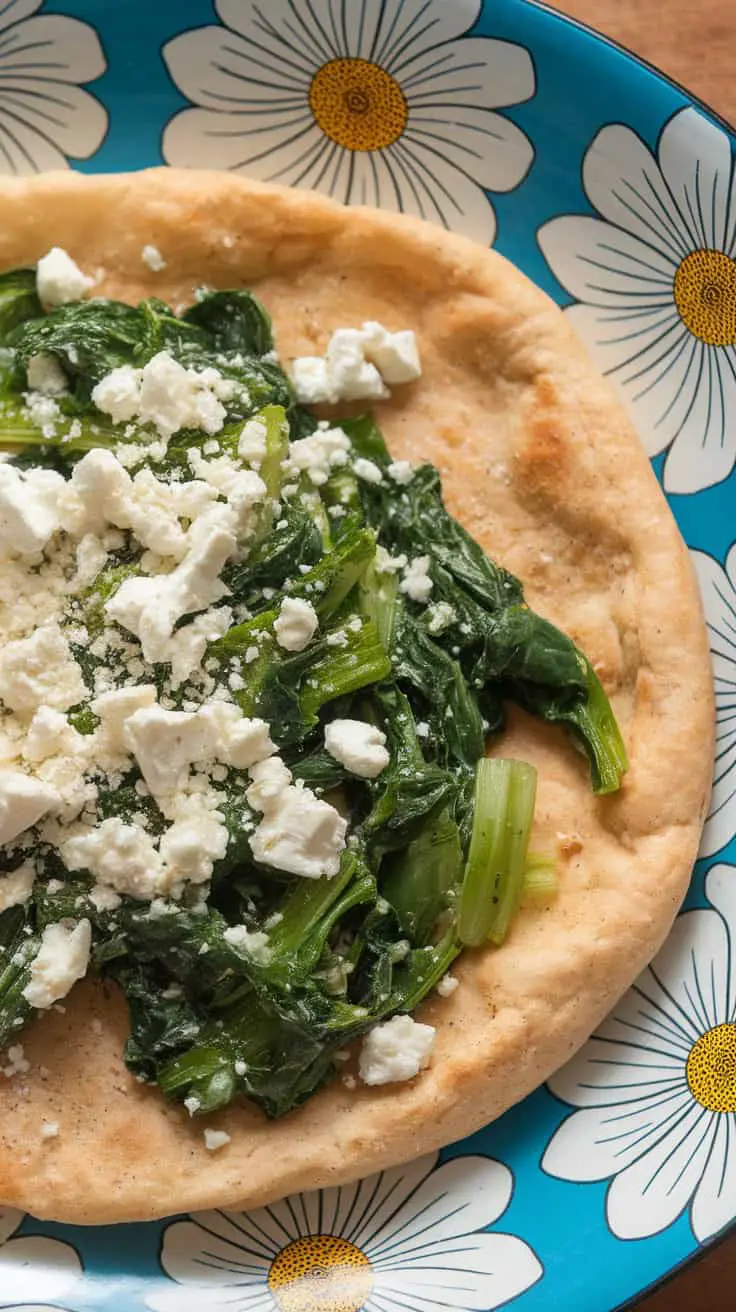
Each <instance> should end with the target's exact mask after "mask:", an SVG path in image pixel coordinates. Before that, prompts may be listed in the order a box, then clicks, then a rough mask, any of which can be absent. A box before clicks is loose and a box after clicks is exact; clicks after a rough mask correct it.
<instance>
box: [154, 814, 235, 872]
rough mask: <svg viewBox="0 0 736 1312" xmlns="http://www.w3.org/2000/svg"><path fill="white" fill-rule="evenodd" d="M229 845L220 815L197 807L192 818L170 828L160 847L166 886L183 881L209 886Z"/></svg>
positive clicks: (186, 818)
mask: <svg viewBox="0 0 736 1312" xmlns="http://www.w3.org/2000/svg"><path fill="white" fill-rule="evenodd" d="M193 800H194V799H192V802H193ZM227 844H228V832H227V828H226V826H225V824H224V821H223V818H222V815H221V814H220V812H219V811H208V810H206V809H205V808H204V807H196V806H195V807H194V808H193V811H192V814H191V815H188V816H186V817H184V818H183V819H181V820H175V821H174V823H173V824H172V825H170V826H169V828H168V829H167V830H166V833H165V834H164V835H163V837H162V839H161V842H160V844H159V850H160V854H161V859H162V860H163V863H164V866H165V873H166V882H167V886H168V887H171V886H172V885H173V884H178V883H181V882H183V881H184V880H189V882H190V883H192V884H204V883H206V882H207V881H208V880H209V879H211V878H212V871H213V868H214V863H215V861H221V860H222V858H223V857H224V856H225V853H226V852H227Z"/></svg>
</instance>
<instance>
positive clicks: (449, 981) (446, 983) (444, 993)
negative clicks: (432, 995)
mask: <svg viewBox="0 0 736 1312" xmlns="http://www.w3.org/2000/svg"><path fill="white" fill-rule="evenodd" d="M459 986H460V980H459V979H456V978H455V976H454V975H450V974H447V975H443V976H442V979H441V980H440V982H439V984H438V985H437V992H438V993H439V995H440V997H441V998H450V997H452V995H453V993H454V992H455V989H456V988H459Z"/></svg>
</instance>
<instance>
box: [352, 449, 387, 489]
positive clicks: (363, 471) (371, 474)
mask: <svg viewBox="0 0 736 1312" xmlns="http://www.w3.org/2000/svg"><path fill="white" fill-rule="evenodd" d="M353 469H354V471H355V476H356V478H361V479H362V480H363V482H364V483H376V484H377V483H382V482H383V474H382V473H381V471H380V469H379V468H378V465H376V464H374V462H373V461H372V460H366V459H365V457H364V456H358V459H357V460H356V461H355V462H354V463H353Z"/></svg>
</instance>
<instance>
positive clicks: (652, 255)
mask: <svg viewBox="0 0 736 1312" xmlns="http://www.w3.org/2000/svg"><path fill="white" fill-rule="evenodd" d="M162 160H163V161H164V162H167V163H170V164H176V165H197V164H204V165H208V166H213V165H214V166H219V167H222V168H229V169H239V170H241V171H243V172H246V173H249V174H251V175H253V176H256V177H259V178H271V179H275V180H278V181H279V182H284V183H289V184H293V185H298V186H304V187H312V188H316V189H318V190H320V191H323V192H327V193H328V194H330V195H332V196H335V197H337V198H338V199H340V200H347V201H348V202H351V203H359V202H367V203H369V204H379V205H381V206H384V207H386V208H388V209H393V210H408V211H411V212H412V213H418V214H421V215H423V216H424V217H426V218H429V219H431V220H433V221H435V222H438V223H441V224H444V225H445V226H447V227H449V228H452V229H455V230H457V231H459V232H464V233H469V234H470V235H472V236H475V237H476V238H478V239H479V240H481V241H483V242H493V243H495V245H496V246H497V248H498V249H499V250H500V251H502V252H503V253H504V254H505V255H507V256H509V257H510V258H511V259H512V260H513V261H514V262H515V263H516V264H518V265H519V266H520V268H522V269H523V270H524V271H525V272H526V273H527V274H529V275H530V277H532V278H533V279H534V280H535V281H536V282H537V283H539V284H540V286H541V287H543V288H544V289H545V290H546V291H548V292H550V293H551V295H552V296H553V297H554V298H555V299H556V300H557V301H558V302H559V303H560V305H562V306H564V307H565V309H566V313H567V314H568V315H569V316H570V319H571V321H572V322H573V323H574V325H575V327H576V328H577V329H578V331H579V332H580V333H581V334H582V336H583V338H584V339H585V341H586V343H587V345H588V347H589V349H590V351H591V353H592V355H593V357H594V359H595V360H596V361H597V363H598V364H599V366H600V368H601V369H602V370H603V371H604V372H605V373H607V374H608V375H609V376H610V377H611V378H612V379H613V380H614V382H615V383H616V385H617V386H618V388H619V390H620V393H621V395H622V397H623V399H624V401H625V403H626V404H627V405H628V407H629V409H630V412H631V414H632V415H633V417H634V420H635V422H636V424H637V425H638V428H639V432H640V434H641V437H642V440H643V441H644V442H645V444H646V446H647V448H648V451H649V453H650V455H651V457H652V460H653V462H654V465H655V469H656V471H657V474H658V476H659V478H660V480H661V482H662V485H663V487H664V490H665V492H666V494H667V496H668V497H669V500H670V503H671V505H672V508H673V510H674V513H675V515H676V516H677V519H678V521H679V524H680V526H681V528H682V531H683V533H684V535H685V537H686V539H687V541H688V544H689V545H690V548H691V550H692V556H693V561H694V563H695V566H696V569H697V572H698V576H699V578H700V582H701V585H702V589H703V597H704V602H705V607H706V612H707V619H708V625H709V629H710V633H711V640H712V650H713V660H714V667H715V675H716V689H717V697H718V757H717V766H716V776H715V780H716V781H715V790H714V794H713V802H712V806H711V811H710V815H709V819H708V823H707V826H706V831H705V837H704V841H703V847H702V855H701V860H700V861H699V862H698V866H697V868H696V871H695V874H694V877H693V882H692V885H691V888H690V892H689V895H688V898H687V902H686V907H685V909H684V910H683V912H682V913H681V915H680V917H679V919H678V921H677V923H676V925H675V929H674V931H673V933H672V935H671V937H670V939H669V941H668V943H667V945H666V947H665V948H664V950H663V952H662V953H661V954H660V956H659V957H658V958H657V960H656V961H655V963H654V964H653V965H652V966H651V967H650V968H649V969H648V970H647V971H645V973H644V975H643V976H642V977H641V978H640V980H639V981H638V983H637V984H636V985H635V987H634V988H633V989H632V990H631V992H630V993H629V994H628V995H627V997H626V998H625V999H624V1000H623V1002H622V1003H621V1004H620V1005H619V1006H618V1008H617V1009H616V1012H615V1014H614V1015H613V1016H612V1017H611V1018H610V1019H609V1020H608V1021H607V1022H606V1023H605V1024H604V1025H603V1026H602V1027H601V1029H600V1031H599V1033H598V1034H597V1035H596V1036H595V1037H594V1038H593V1039H591V1041H590V1042H589V1043H588V1044H587V1046H586V1047H585V1049H584V1050H583V1052H582V1053H581V1054H580V1055H579V1056H578V1057H577V1058H576V1059H575V1060H574V1061H573V1062H572V1063H571V1064H570V1065H569V1066H567V1067H566V1068H565V1069H564V1070H563V1071H561V1072H560V1073H559V1074H557V1075H556V1076H555V1078H554V1079H553V1080H551V1081H550V1085H549V1087H548V1088H544V1089H540V1090H539V1091H538V1092H537V1093H536V1094H535V1095H534V1096H533V1097H531V1098H529V1099H528V1100H527V1101H526V1102H525V1103H523V1104H522V1105H521V1106H519V1107H516V1108H515V1109H514V1110H513V1111H511V1112H509V1113H508V1114H507V1115H506V1116H505V1117H503V1119H502V1120H500V1121H498V1122H496V1123H495V1124H494V1125H492V1126H490V1127H489V1128H488V1129H486V1130H483V1131H481V1132H480V1133H479V1134H476V1135H474V1136H473V1137H472V1138H470V1139H466V1140H465V1141H464V1142H462V1143H459V1144H455V1145H453V1146H452V1147H451V1148H449V1149H447V1150H445V1151H444V1152H442V1153H441V1154H439V1156H432V1157H429V1158H424V1159H423V1160H421V1161H419V1162H415V1163H413V1164H411V1165H409V1166H405V1167H401V1168H398V1169H396V1170H392V1171H387V1172H384V1173H383V1174H382V1175H380V1176H378V1177H376V1178H374V1179H371V1180H368V1181H363V1182H362V1183H361V1184H358V1185H351V1186H349V1187H347V1188H343V1189H337V1190H335V1189H330V1190H325V1191H323V1192H321V1193H314V1194H305V1195H298V1196H296V1197H294V1198H292V1199H289V1200H287V1201H285V1202H283V1203H281V1204H278V1205H275V1206H272V1207H269V1208H266V1209H262V1210H259V1211H256V1212H251V1213H248V1214H243V1213H230V1214H226V1213H219V1212H209V1213H202V1214H199V1215H196V1216H192V1217H179V1218H173V1219H172V1220H170V1221H167V1222H165V1223H158V1224H153V1225H141V1226H127V1227H119V1228H100V1229H82V1228H72V1227H66V1226H57V1225H51V1224H41V1223H39V1222H36V1221H34V1220H33V1219H32V1218H30V1217H26V1218H23V1217H22V1216H21V1215H20V1214H19V1213H16V1212H11V1211H8V1210H5V1211H0V1241H1V1242H0V1306H2V1307H5V1308H9V1307H13V1308H19V1307H23V1308H26V1309H34V1308H35V1309H36V1312H39V1309H47V1308H49V1307H56V1308H67V1309H79V1312H82V1309H86V1308H95V1309H102V1308H104V1309H110V1312H132V1310H133V1309H136V1310H137V1312H141V1310H142V1309H144V1308H148V1309H153V1310H154V1312H185V1310H191V1312H194V1310H195V1309H196V1310H197V1312H202V1310H205V1309H218V1308H223V1309H228V1312H279V1310H280V1312H308V1310H309V1312H359V1309H361V1308H362V1309H366V1310H367V1312H445V1310H447V1312H459V1310H460V1309H491V1308H495V1307H497V1306H499V1305H500V1304H502V1303H506V1302H508V1301H510V1300H514V1306H515V1308H518V1312H541V1310H542V1309H549V1308H551V1307H558V1306H559V1307H564V1308H566V1309H567V1312H609V1310H610V1309H612V1308H615V1307H616V1306H618V1305H619V1304H621V1303H623V1302H625V1301H626V1300H628V1299H630V1298H632V1297H634V1296H636V1295H637V1294H639V1293H641V1292H642V1291H643V1290H645V1289H646V1288H647V1287H648V1286H650V1285H651V1284H652V1283H653V1282H656V1281H658V1280H659V1279H660V1278H662V1276H663V1275H665V1274H666V1273H667V1272H669V1271H671V1270H672V1269H673V1268H674V1267H675V1266H677V1265H678V1264H679V1263H681V1262H682V1261H684V1260H685V1259H687V1258H688V1257H690V1256H691V1255H693V1254H694V1253H695V1252H696V1251H697V1250H698V1249H699V1248H701V1247H702V1246H703V1245H706V1244H708V1243H709V1242H711V1241H712V1240H713V1239H714V1238H715V1237H716V1236H717V1235H719V1234H720V1233H722V1232H723V1231H724V1230H725V1229H726V1228H728V1227H729V1226H730V1225H731V1224H732V1223H733V1220H734V1217H736V968H734V965H733V963H734V962H735V961H736V846H734V843H733V838H734V834H735V833H736V797H735V793H736V541H735V539H736V524H735V523H734V516H733V505H734V495H735V492H736V487H735V485H734V483H735V479H734V472H733V471H734V462H735V461H736V351H735V350H734V343H735V342H736V259H735V258H734V257H735V256H736V176H735V174H734V160H733V138H732V136H731V134H730V132H729V129H728V128H727V127H726V126H725V125H724V124H723V123H721V122H719V121H718V119H717V118H716V117H715V116H714V115H713V114H710V113H709V112H708V111H707V110H706V109H704V108H703V107H702V106H700V105H696V104H694V103H693V101H692V99H691V98H689V97H688V95H687V94H686V93H685V92H683V91H682V90H680V89H679V88H678V87H676V86H674V85H672V84H671V83H669V82H667V81H666V80H665V79H664V78H662V77H660V76H659V75H658V74H657V73H655V72H654V71H653V70H651V69H650V68H648V67H646V66H645V65H643V64H641V63H639V62H638V61H637V60H635V59H634V58H632V57H631V56H629V55H627V54H625V53H624V52H622V51H621V50H619V49H617V48H615V47H614V46H612V45H610V44H608V43H607V42H605V41H603V40H602V39H601V38H599V37H597V36H595V35H594V34H593V33H591V32H589V31H586V30H584V29H583V28H580V27H577V26H575V25H574V24H572V23H570V22H568V21H566V20H565V19H563V18H561V17H560V16H559V15H557V14H556V13H553V12H552V11H549V10H546V9H543V8H541V7H537V6H535V5H531V4H528V3H526V2H525V0H488V2H487V3H485V4H484V3H481V0H403V3H401V2H400V0H215V3H214V6H213V5H212V4H210V3H209V0H186V2H185V0H157V3H150V0H128V2H127V3H126V4H110V3H109V2H108V3H105V2H104V0H98V2H97V3H95V0H61V3H54V2H53V0H50V2H49V3H47V4H42V3H41V0H1V3H0V169H4V170H5V171H9V172H34V171H37V170H44V169H48V168H52V167H63V166H66V165H67V164H69V165H71V166H72V167H75V168H79V169H82V170H83V171H85V172H97V171H101V170H104V171H108V170H118V169H134V168H140V167H143V166H145V165H150V164H159V163H161V162H162Z"/></svg>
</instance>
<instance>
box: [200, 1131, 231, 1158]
mask: <svg viewBox="0 0 736 1312" xmlns="http://www.w3.org/2000/svg"><path fill="white" fill-rule="evenodd" d="M229 1142H230V1135H229V1134H226V1133H225V1131H224V1130H210V1129H207V1130H205V1132H204V1146H205V1148H206V1149H207V1151H208V1152H210V1153H216V1152H217V1151H218V1149H219V1148H224V1147H225V1145H226V1144H228V1143H229Z"/></svg>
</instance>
